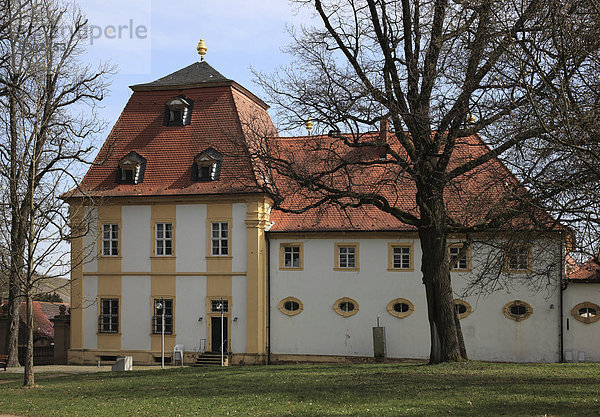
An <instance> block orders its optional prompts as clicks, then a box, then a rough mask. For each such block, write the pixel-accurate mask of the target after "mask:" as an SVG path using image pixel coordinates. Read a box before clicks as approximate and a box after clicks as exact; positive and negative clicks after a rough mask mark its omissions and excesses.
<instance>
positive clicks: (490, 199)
mask: <svg viewBox="0 0 600 417" xmlns="http://www.w3.org/2000/svg"><path fill="white" fill-rule="evenodd" d="M169 77H170V78H169ZM221 78H222V79H221ZM214 79H216V80H217V81H218V82H215V81H213V80H214ZM165 80H167V81H168V82H167V81H165ZM188 81H189V83H190V84H189V85H188V86H187V87H186V86H185V85H183V86H181V85H179V84H181V83H182V82H188ZM165 83H166V84H165ZM170 83H175V84H177V86H175V87H172V88H171V84H170ZM163 84H164V85H163ZM132 88H133V89H134V93H133V95H132V96H131V98H130V99H129V102H128V103H127V105H126V106H125V108H124V110H123V112H122V113H121V116H120V117H119V119H118V121H117V123H116V124H115V126H114V127H113V129H112V131H111V133H110V135H109V137H108V138H107V140H106V142H105V143H104V145H103V146H102V149H101V150H100V152H99V153H98V156H97V158H96V161H95V164H94V165H93V166H92V167H91V168H90V169H89V171H88V173H87V174H86V176H85V177H84V179H83V181H82V182H81V184H80V186H79V188H78V189H76V190H73V191H71V192H70V193H67V195H66V197H81V196H84V195H89V196H93V197H112V196H127V197H131V196H163V195H209V194H238V193H261V192H262V191H261V188H260V186H261V185H263V184H262V181H263V178H262V175H260V174H259V172H260V171H261V169H262V167H261V166H260V165H259V161H257V160H251V155H249V152H248V149H250V151H251V152H250V153H252V152H253V151H254V150H255V147H257V146H262V145H264V143H260V142H259V141H260V140H262V139H261V138H264V137H268V138H269V139H268V144H267V145H268V147H269V151H270V152H271V153H272V155H274V156H279V157H281V158H282V159H284V160H286V161H289V164H291V166H293V167H294V168H299V169H302V170H305V171H306V172H309V173H322V172H328V170H331V169H332V168H333V167H334V166H336V164H338V163H340V161H347V160H351V161H355V162H356V161H364V162H373V161H375V164H374V165H373V164H371V165H368V166H362V165H360V164H358V165H357V164H351V165H349V167H348V168H347V169H348V170H349V172H346V171H341V172H340V171H337V172H332V173H330V174H326V177H327V181H330V182H331V184H332V185H333V186H335V187H336V188H338V189H340V188H341V189H347V190H350V191H352V192H362V193H372V194H373V195H382V196H384V197H385V198H386V200H387V203H389V205H390V206H392V207H396V208H397V209H399V210H402V211H405V212H407V213H410V214H412V215H414V216H417V217H418V215H419V213H418V208H417V205H416V202H415V197H416V187H415V184H414V181H413V179H412V178H411V177H410V176H409V175H408V174H407V173H406V172H404V171H402V170H401V169H400V166H399V165H398V164H396V163H389V164H386V163H384V162H378V158H379V156H380V155H381V150H382V148H381V146H377V145H376V144H375V145H369V146H367V147H363V148H361V149H352V148H348V147H347V146H346V145H344V143H343V140H342V139H340V138H332V137H329V136H308V137H294V138H280V137H277V132H276V131H275V128H274V126H273V123H272V121H271V119H270V117H269V115H268V113H267V111H266V105H265V104H264V103H263V102H262V101H260V100H259V99H257V98H256V97H255V96H254V95H253V94H252V93H250V92H248V91H247V90H245V89H244V88H243V87H241V86H238V85H237V84H236V83H235V82H233V81H231V80H228V79H225V78H224V77H223V76H221V75H220V74H219V73H218V72H216V71H215V70H214V69H212V68H211V67H210V66H209V65H208V64H206V63H205V62H204V63H202V64H198V65H196V64H194V65H191V66H189V67H186V68H184V69H183V70H180V71H178V72H176V73H174V74H171V75H170V76H168V77H163V78H162V79H159V80H157V81H155V82H153V83H149V84H143V85H138V86H134V87H132ZM180 94H183V95H185V97H187V98H188V99H191V100H192V101H193V110H192V116H191V121H190V123H189V125H186V126H164V125H163V121H164V114H165V104H166V102H167V101H168V100H170V99H171V98H173V97H175V96H178V95H180ZM257 133H258V135H257ZM257 138H258V140H257ZM378 139H379V133H367V134H366V135H364V136H363V137H362V138H361V139H360V140H361V141H362V142H363V143H367V142H368V143H376V141H377V140H378ZM385 140H387V141H388V143H389V144H390V146H391V147H392V148H393V149H396V150H397V152H398V153H400V154H402V147H401V146H400V142H399V138H398V137H397V136H396V135H395V134H394V133H388V134H387V138H385ZM207 148H213V149H215V150H217V151H218V152H220V153H221V154H222V155H223V160H222V165H221V169H220V177H219V179H218V180H216V181H207V182H197V181H193V180H192V167H193V161H194V157H195V156H196V155H198V154H199V153H200V152H202V151H204V150H205V149H207ZM349 149H350V150H349ZM132 151H135V152H136V153H137V154H139V155H140V156H141V157H143V158H144V159H145V160H146V163H145V170H144V175H143V181H142V182H141V183H139V184H135V185H134V184H119V183H117V181H116V179H117V178H116V177H117V168H118V161H119V160H120V159H121V158H123V157H124V156H125V155H127V154H129V153H130V152H132ZM488 151H489V148H488V147H487V145H486V144H485V143H484V142H483V140H482V139H481V138H480V137H479V136H470V137H467V138H461V139H459V140H458V143H457V145H456V147H455V149H454V152H453V155H452V160H451V163H450V169H452V168H453V167H456V166H458V165H460V164H462V163H464V162H465V161H468V160H470V159H472V158H474V157H477V156H479V155H482V154H484V153H485V152H488ZM401 156H403V155H401ZM403 157H405V156H403ZM253 164H254V165H253ZM285 166H286V165H285V164H283V167H284V169H285ZM275 179H276V184H277V186H278V187H279V188H280V190H283V194H285V200H284V202H283V204H282V207H284V208H286V209H297V208H300V207H303V206H306V204H311V203H313V202H315V201H317V200H319V199H320V198H323V197H324V196H325V195H324V194H319V192H318V191H314V190H310V189H307V188H306V187H301V186H298V184H295V183H294V182H293V181H289V180H287V179H286V178H285V177H282V176H279V177H276V178H275ZM516 191H518V192H519V193H526V191H525V190H524V188H523V187H522V186H521V185H520V184H519V182H518V181H517V179H516V178H515V177H514V176H513V175H512V174H511V172H510V171H509V170H508V169H507V168H506V167H505V166H504V165H503V164H502V163H501V162H500V161H499V160H497V159H492V160H491V161H489V162H487V163H485V164H483V165H481V166H479V167H477V168H475V169H473V170H471V171H470V172H468V173H467V174H465V175H462V176H460V177H458V178H457V179H455V180H454V181H453V182H452V183H450V184H448V186H447V187H446V189H445V197H446V198H445V201H446V204H447V207H446V210H447V213H448V215H449V216H450V217H451V219H452V220H453V221H454V222H456V223H459V224H462V225H466V226H472V225H476V224H479V223H486V222H487V221H488V220H489V219H492V218H495V217H497V215H498V213H501V212H505V211H506V209H507V208H510V207H511V205H512V207H514V202H509V201H507V200H505V198H504V197H505V196H506V195H511V193H512V195H514V193H515V192H516ZM351 201H352V199H351V198H349V199H348V200H346V202H351ZM537 216H538V217H540V218H547V219H549V217H548V215H547V214H545V213H538V214H537ZM544 216H545V217H544ZM271 220H272V221H273V222H274V224H273V225H272V227H271V229H270V231H271V232H292V231H367V230H368V231H383V230H396V231H403V230H415V229H414V227H412V226H409V225H407V224H405V223H403V222H401V221H400V220H398V219H396V218H395V217H394V216H392V215H391V214H387V213H385V212H383V211H381V210H380V209H378V208H376V207H375V206H373V205H371V206H368V205H367V206H363V207H360V208H347V209H341V208H340V207H338V206H336V205H334V204H325V205H323V206H322V207H319V208H315V209H311V210H308V211H306V212H304V213H301V214H290V213H285V212H283V211H273V212H272V213H271ZM550 220H551V219H550ZM510 222H511V226H512V227H515V226H519V225H523V224H525V225H527V227H528V228H530V225H531V221H530V219H525V218H523V217H522V216H521V217H516V218H513V219H511V220H510Z"/></svg>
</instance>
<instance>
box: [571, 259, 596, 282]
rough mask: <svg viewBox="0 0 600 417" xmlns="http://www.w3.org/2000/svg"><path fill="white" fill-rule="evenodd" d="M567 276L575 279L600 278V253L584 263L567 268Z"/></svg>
mask: <svg viewBox="0 0 600 417" xmlns="http://www.w3.org/2000/svg"><path fill="white" fill-rule="evenodd" d="M567 278H568V279H571V280H574V281H582V280H599V279H600V255H598V256H596V257H595V258H590V259H588V260H587V261H586V262H584V263H583V264H582V265H580V266H578V267H576V268H572V269H571V270H567Z"/></svg>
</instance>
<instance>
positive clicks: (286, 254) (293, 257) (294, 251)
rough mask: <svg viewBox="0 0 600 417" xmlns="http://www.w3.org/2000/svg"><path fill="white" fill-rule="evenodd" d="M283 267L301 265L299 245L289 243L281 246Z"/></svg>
mask: <svg viewBox="0 0 600 417" xmlns="http://www.w3.org/2000/svg"><path fill="white" fill-rule="evenodd" d="M288 261H289V262H288ZM283 267H284V268H296V269H298V268H300V267H301V262H300V246H291V245H290V246H284V247H283Z"/></svg>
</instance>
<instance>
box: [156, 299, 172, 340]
mask: <svg viewBox="0 0 600 417" xmlns="http://www.w3.org/2000/svg"><path fill="white" fill-rule="evenodd" d="M158 303H163V309H166V305H167V303H169V304H171V306H170V310H171V314H165V334H173V327H174V326H173V315H174V314H173V312H174V305H173V299H172V298H155V299H154V317H153V323H152V334H161V333H162V332H161V330H162V329H161V327H162V312H160V311H159V310H158V308H157V307H156V306H157V305H158Z"/></svg>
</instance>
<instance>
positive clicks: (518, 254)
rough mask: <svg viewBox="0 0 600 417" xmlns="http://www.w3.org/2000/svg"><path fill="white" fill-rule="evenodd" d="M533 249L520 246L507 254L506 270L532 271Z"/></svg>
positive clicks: (509, 250) (511, 249)
mask: <svg viewBox="0 0 600 417" xmlns="http://www.w3.org/2000/svg"><path fill="white" fill-rule="evenodd" d="M530 253H531V247H529V246H519V247H514V248H510V249H508V250H507V252H506V268H507V269H508V270H509V271H527V270H529V269H530Z"/></svg>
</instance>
